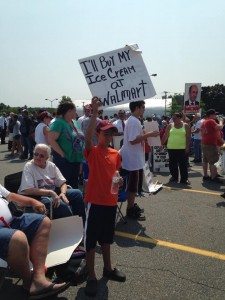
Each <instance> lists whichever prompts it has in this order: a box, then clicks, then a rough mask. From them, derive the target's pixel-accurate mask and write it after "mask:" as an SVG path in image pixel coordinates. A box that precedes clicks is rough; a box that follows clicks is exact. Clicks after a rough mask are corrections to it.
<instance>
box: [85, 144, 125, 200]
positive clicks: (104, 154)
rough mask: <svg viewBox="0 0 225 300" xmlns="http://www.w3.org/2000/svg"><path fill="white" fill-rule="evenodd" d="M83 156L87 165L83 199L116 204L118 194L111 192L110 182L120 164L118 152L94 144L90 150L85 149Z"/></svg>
mask: <svg viewBox="0 0 225 300" xmlns="http://www.w3.org/2000/svg"><path fill="white" fill-rule="evenodd" d="M84 156H85V158H86V159H87V162H88V167H89V175H88V182H87V188H86V190H85V201H86V202H89V203H93V204H98V205H106V206H114V205H116V204H117V200H118V195H114V194H111V184H112V178H113V175H114V174H115V172H116V171H117V170H119V168H120V166H121V156H120V154H119V152H118V151H117V150H115V149H112V148H106V149H105V148H101V147H99V146H94V147H92V148H91V150H90V151H87V150H85V151H84Z"/></svg>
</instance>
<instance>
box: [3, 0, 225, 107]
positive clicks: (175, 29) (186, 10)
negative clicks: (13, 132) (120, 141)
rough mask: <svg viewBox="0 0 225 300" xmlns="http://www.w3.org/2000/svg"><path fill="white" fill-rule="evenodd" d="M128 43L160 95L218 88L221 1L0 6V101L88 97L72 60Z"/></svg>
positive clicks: (223, 45)
mask: <svg viewBox="0 0 225 300" xmlns="http://www.w3.org/2000/svg"><path fill="white" fill-rule="evenodd" d="M129 43H130V44H132V43H137V44H138V45H139V47H140V48H141V49H142V51H143V58H144V61H145V64H146V66H147V69H148V71H149V73H150V74H151V73H157V74H158V76H157V77H153V78H152V81H153V85H154V87H155V89H156V92H157V94H158V96H159V97H161V96H162V92H163V91H165V90H166V91H170V92H181V93H183V92H184V84H185V82H201V83H202V85H203V86H204V85H214V84H216V83H222V84H224V81H225V1H224V0H214V1H211V0H198V1H196V0H195V1H194V0H189V1H186V0H160V1H152V0H139V1H137V0H136V1H134V0H114V1H107V0H105V1H104V0H98V1H94V0H93V1H92V0H0V102H3V103H5V104H9V105H11V106H22V105H24V104H27V105H28V106H45V105H46V104H47V103H46V101H45V100H44V99H45V98H49V99H54V98H59V97H61V96H62V95H67V96H70V97H71V98H72V99H73V100H75V99H90V97H91V94H90V92H89V88H88V86H87V84H86V81H85V79H84V76H83V74H82V72H81V68H80V66H79V64H78V59H79V58H83V57H87V56H91V55H94V54H100V53H101V52H106V51H110V50H114V49H117V48H121V47H123V46H124V45H125V44H129ZM48 105H50V103H49V102H48ZM54 106H56V103H54Z"/></svg>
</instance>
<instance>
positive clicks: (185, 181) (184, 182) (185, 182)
mask: <svg viewBox="0 0 225 300" xmlns="http://www.w3.org/2000/svg"><path fill="white" fill-rule="evenodd" d="M180 183H182V184H187V185H189V184H191V183H190V181H189V180H188V179H187V180H180Z"/></svg>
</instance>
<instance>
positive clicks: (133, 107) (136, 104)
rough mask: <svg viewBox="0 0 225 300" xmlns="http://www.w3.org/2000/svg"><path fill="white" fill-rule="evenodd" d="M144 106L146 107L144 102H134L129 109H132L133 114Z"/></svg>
mask: <svg viewBox="0 0 225 300" xmlns="http://www.w3.org/2000/svg"><path fill="white" fill-rule="evenodd" d="M143 105H145V101H144V100H139V101H133V102H130V104H129V108H130V111H131V112H132V113H133V112H134V111H135V109H136V107H138V108H141V107H142V106H143Z"/></svg>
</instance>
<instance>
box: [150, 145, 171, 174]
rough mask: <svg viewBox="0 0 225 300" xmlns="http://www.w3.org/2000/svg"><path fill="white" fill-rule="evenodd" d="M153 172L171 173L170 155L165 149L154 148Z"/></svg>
mask: <svg viewBox="0 0 225 300" xmlns="http://www.w3.org/2000/svg"><path fill="white" fill-rule="evenodd" d="M153 171H154V172H169V154H168V151H167V149H166V148H165V147H161V146H154V147H153Z"/></svg>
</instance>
